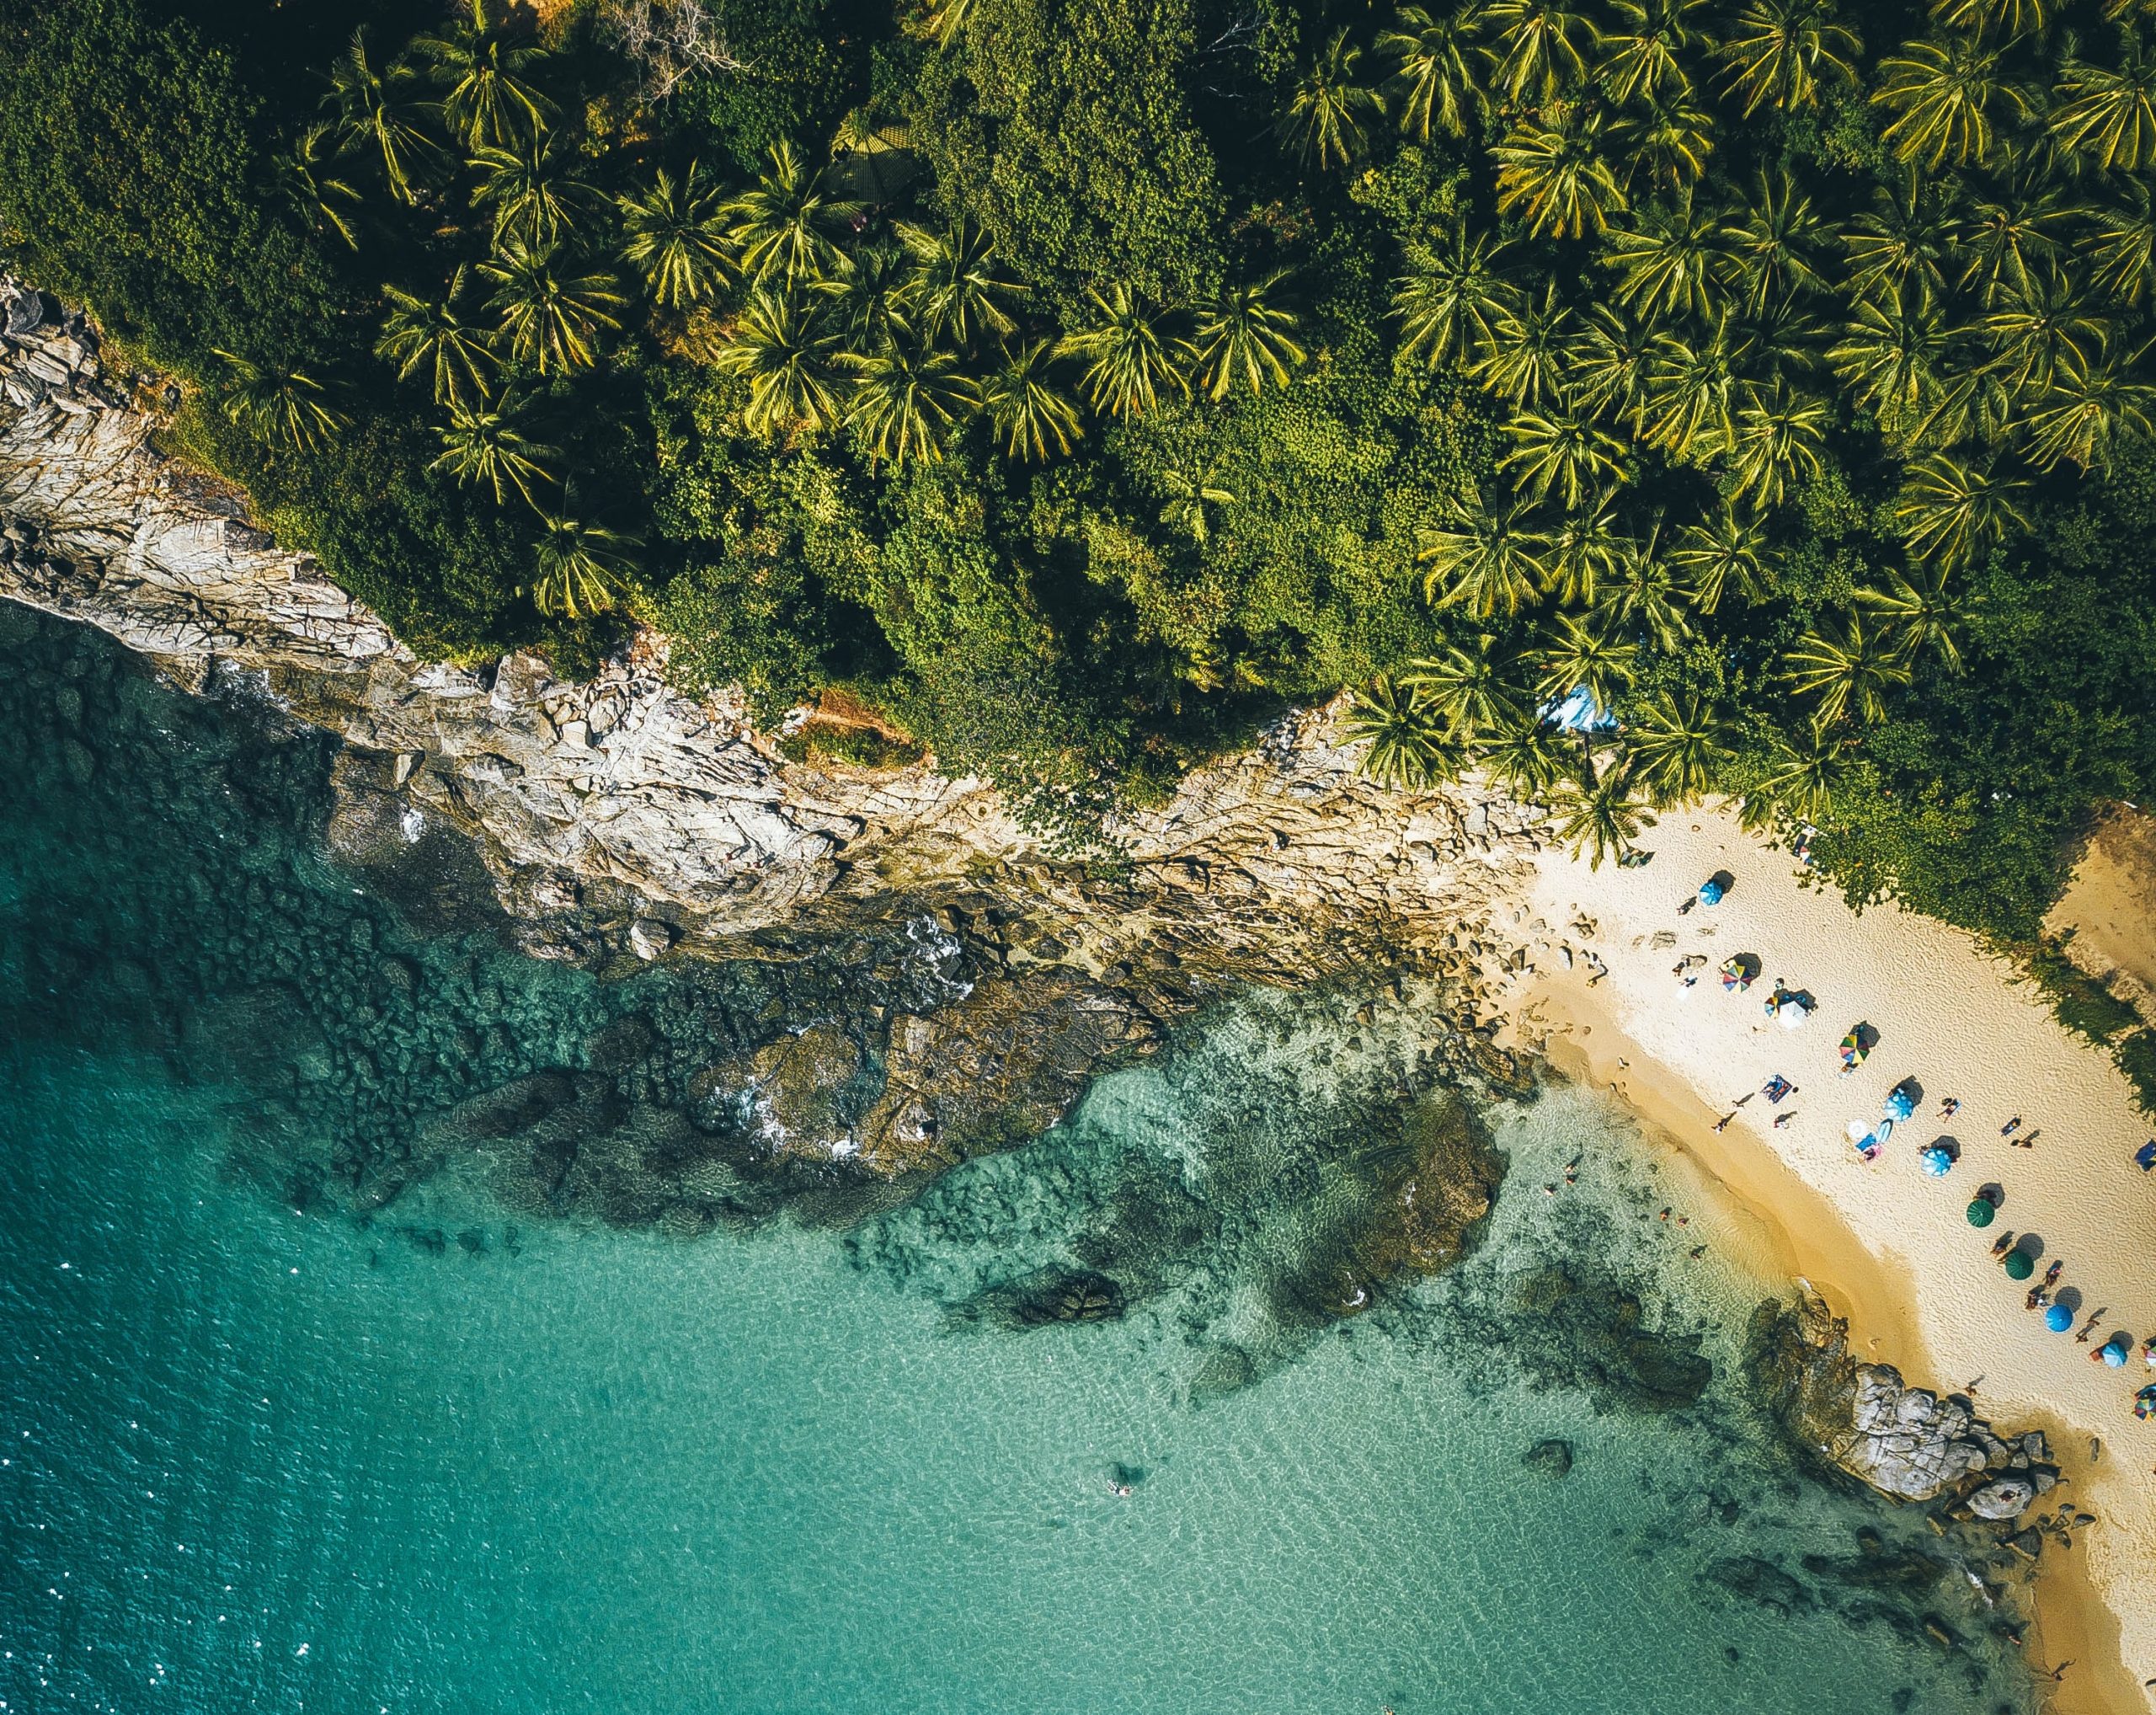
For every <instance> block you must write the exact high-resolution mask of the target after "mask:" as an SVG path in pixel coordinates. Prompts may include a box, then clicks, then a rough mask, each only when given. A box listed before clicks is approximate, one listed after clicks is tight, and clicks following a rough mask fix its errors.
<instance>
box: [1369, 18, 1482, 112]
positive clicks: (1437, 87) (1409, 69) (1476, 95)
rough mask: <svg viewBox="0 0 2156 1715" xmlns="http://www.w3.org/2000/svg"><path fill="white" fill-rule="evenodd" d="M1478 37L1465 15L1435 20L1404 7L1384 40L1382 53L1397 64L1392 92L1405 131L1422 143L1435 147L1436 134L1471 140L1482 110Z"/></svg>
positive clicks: (1380, 44) (1380, 40) (1380, 38)
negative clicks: (1470, 133) (1472, 122)
mask: <svg viewBox="0 0 2156 1715" xmlns="http://www.w3.org/2000/svg"><path fill="white" fill-rule="evenodd" d="M1474 35H1475V33H1474V31H1473V29H1471V28H1470V25H1469V23H1468V20H1467V19H1466V18H1465V16H1464V15H1461V14H1460V13H1454V14H1453V15H1451V16H1449V17H1447V18H1444V19H1433V18H1432V17H1431V16H1430V14H1429V13H1428V12H1426V11H1424V10H1423V9H1422V8H1421V7H1419V6H1403V7H1401V8H1400V10H1399V11H1397V12H1396V13H1394V14H1393V19H1392V28H1391V29H1388V30H1385V31H1383V32H1381V33H1380V35H1379V36H1378V44H1377V45H1378V51H1379V52H1380V54H1383V55H1384V56H1385V57H1386V58H1388V59H1390V60H1391V61H1393V62H1394V71H1393V74H1392V78H1391V82H1390V91H1391V96H1392V103H1393V105H1394V107H1395V108H1396V110H1398V112H1399V115H1400V128H1401V130H1402V131H1406V133H1407V134H1408V135H1409V136H1412V137H1413V138H1415V139H1416V140H1417V142H1425V143H1427V142H1429V140H1430V133H1431V131H1433V130H1435V131H1443V132H1444V133H1445V134H1446V135H1447V136H1455V137H1460V136H1466V135H1467V125H1468V121H1469V120H1470V119H1472V118H1473V117H1474V116H1475V114H1476V110H1477V109H1479V108H1480V107H1481V104H1482V90H1481V85H1480V83H1478V82H1477V80H1476V71H1475V59H1476V53H1475V49H1474V47H1473V45H1472V44H1473V41H1474Z"/></svg>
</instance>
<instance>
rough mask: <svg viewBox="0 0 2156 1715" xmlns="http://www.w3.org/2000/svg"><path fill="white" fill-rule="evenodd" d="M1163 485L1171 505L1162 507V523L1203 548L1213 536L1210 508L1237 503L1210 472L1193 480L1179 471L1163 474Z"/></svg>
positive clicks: (1233, 495)
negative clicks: (1180, 530) (1171, 526)
mask: <svg viewBox="0 0 2156 1715" xmlns="http://www.w3.org/2000/svg"><path fill="white" fill-rule="evenodd" d="M1161 487H1162V488H1164V489H1166V490H1167V491H1168V503H1167V505H1165V506H1163V507H1161V523H1163V524H1173V525H1175V526H1177V527H1179V528H1180V529H1182V531H1183V532H1186V533H1187V535H1188V536H1189V537H1190V539H1191V540H1192V541H1193V542H1196V543H1197V544H1198V546H1199V547H1200V548H1203V547H1204V546H1205V544H1206V542H1208V541H1209V540H1210V539H1211V537H1212V534H1213V526H1212V523H1211V514H1210V513H1209V511H1208V510H1207V509H1208V508H1209V507H1213V506H1232V505H1235V494H1233V493H1232V492H1231V491H1230V490H1229V489H1224V488H1222V487H1221V486H1220V485H1219V482H1218V481H1217V480H1216V479H1215V478H1214V473H1212V472H1211V471H1209V470H1208V471H1202V472H1200V473H1198V475H1197V476H1194V477H1192V476H1186V475H1184V474H1183V473H1182V472H1181V471H1179V470H1168V471H1162V472H1161Z"/></svg>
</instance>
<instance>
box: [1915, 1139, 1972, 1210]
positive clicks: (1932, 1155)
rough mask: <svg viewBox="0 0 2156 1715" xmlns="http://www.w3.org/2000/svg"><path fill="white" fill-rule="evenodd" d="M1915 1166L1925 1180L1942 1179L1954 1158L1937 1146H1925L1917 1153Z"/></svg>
mask: <svg viewBox="0 0 2156 1715" xmlns="http://www.w3.org/2000/svg"><path fill="white" fill-rule="evenodd" d="M1917 1165H1918V1166H1919V1167H1921V1168H1923V1169H1924V1176H1925V1177H1926V1178H1933V1179H1937V1178H1944V1177H1945V1175H1946V1173H1948V1172H1949V1171H1951V1169H1952V1167H1953V1166H1954V1157H1952V1156H1951V1155H1949V1154H1948V1153H1947V1152H1946V1151H1945V1150H1943V1149H1941V1148H1940V1146H1938V1145H1937V1144H1935V1143H1934V1144H1927V1145H1926V1146H1924V1148H1922V1149H1920V1150H1919V1151H1917ZM1987 1206H1988V1205H1987Z"/></svg>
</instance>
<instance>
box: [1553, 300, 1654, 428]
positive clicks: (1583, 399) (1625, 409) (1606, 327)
mask: <svg viewBox="0 0 2156 1715" xmlns="http://www.w3.org/2000/svg"><path fill="white" fill-rule="evenodd" d="M1653 361H1654V339H1653V336H1652V334H1649V333H1648V332H1647V330H1646V327H1645V326H1644V325H1643V324H1642V323H1640V322H1637V321H1636V320H1634V319H1633V318H1631V317H1630V316H1628V315H1626V314H1625V313H1624V312H1623V311H1622V310H1618V309H1613V308H1611V307H1610V306H1609V305H1608V304H1606V303H1603V302H1595V303H1591V304H1589V305H1588V306H1587V307H1586V308H1585V309H1584V310H1582V312H1581V313H1580V331H1579V332H1578V333H1577V334H1576V335H1574V336H1573V339H1572V343H1571V344H1570V345H1567V346H1566V350H1565V368H1564V381H1565V387H1566V393H1565V398H1566V403H1570V404H1575V405H1577V406H1579V407H1580V408H1581V409H1585V410H1589V411H1607V412H1609V414H1610V415H1611V416H1613V417H1614V418H1616V419H1618V420H1619V421H1620V422H1624V423H1629V424H1630V425H1632V427H1633V428H1634V430H1637V428H1638V426H1639V414H1640V405H1641V400H1642V399H1643V398H1644V397H1645V395H1646V382H1647V374H1648V371H1649V370H1650V369H1651V368H1652V365H1653Z"/></svg>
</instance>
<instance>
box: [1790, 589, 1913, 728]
mask: <svg viewBox="0 0 2156 1715" xmlns="http://www.w3.org/2000/svg"><path fill="white" fill-rule="evenodd" d="M1782 676H1783V677H1784V678H1785V679H1786V680H1787V681H1789V685H1790V689H1791V690H1793V691H1795V692H1797V693H1798V694H1799V695H1801V696H1812V697H1817V698H1818V699H1819V703H1818V708H1817V711H1816V719H1817V721H1818V723H1819V724H1820V726H1821V727H1822V728H1825V727H1830V726H1833V724H1835V723H1836V722H1838V721H1839V720H1841V719H1843V717H1844V716H1845V715H1848V714H1851V713H1854V715H1855V716H1856V718H1857V719H1859V720H1860V721H1862V722H1864V723H1865V724H1873V723H1876V722H1877V721H1880V720H1882V719H1885V718H1886V713H1887V692H1889V691H1891V690H1892V689H1893V687H1895V686H1897V685H1906V684H1908V682H1909V669H1908V663H1907V662H1906V661H1905V660H1903V658H1902V655H1901V654H1900V652H1899V651H1898V650H1897V649H1893V648H1892V646H1891V645H1890V644H1888V643H1887V640H1886V638H1882V637H1881V636H1879V635H1878V634H1877V633H1872V632H1868V631H1866V630H1865V628H1864V620H1863V617H1862V616H1861V615H1860V614H1855V613H1852V614H1851V615H1849V622H1848V624H1847V625H1845V626H1844V627H1841V628H1832V627H1829V628H1823V629H1822V628H1817V627H1815V628H1813V629H1812V630H1810V631H1807V632H1806V633H1804V635H1803V636H1802V637H1801V638H1798V639H1797V641H1796V646H1795V647H1794V648H1793V649H1790V652H1789V653H1788V654H1787V655H1785V657H1783V671H1782Z"/></svg>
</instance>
